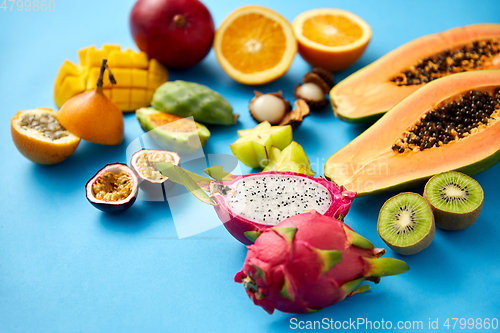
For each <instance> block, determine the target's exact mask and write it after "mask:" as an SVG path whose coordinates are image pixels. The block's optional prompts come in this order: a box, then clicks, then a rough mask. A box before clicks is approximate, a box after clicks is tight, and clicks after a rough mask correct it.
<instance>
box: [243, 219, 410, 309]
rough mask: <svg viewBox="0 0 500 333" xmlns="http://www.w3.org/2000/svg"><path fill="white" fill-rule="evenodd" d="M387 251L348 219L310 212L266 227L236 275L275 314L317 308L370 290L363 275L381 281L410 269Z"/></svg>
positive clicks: (260, 303) (367, 278)
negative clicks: (384, 277)
mask: <svg viewBox="0 0 500 333" xmlns="http://www.w3.org/2000/svg"><path fill="white" fill-rule="evenodd" d="M384 253H385V250H384V249H375V248H374V246H373V244H372V243H370V241H368V240H367V239H366V238H364V237H362V236H360V235H358V234H357V233H355V232H354V231H353V230H352V229H351V228H350V227H349V226H347V225H346V224H344V223H343V222H341V221H339V220H337V219H335V218H333V217H328V216H324V215H321V214H319V213H318V212H316V211H311V212H308V213H304V214H300V215H295V216H292V217H290V218H288V219H286V220H284V221H283V222H281V223H279V224H278V225H276V226H275V227H273V228H268V229H266V230H264V231H263V232H262V234H261V235H260V236H258V238H257V239H256V241H255V244H253V245H251V246H248V253H247V256H246V259H245V264H244V266H243V269H242V270H241V271H240V272H238V273H237V274H236V276H235V277H234V279H235V281H236V282H238V283H243V285H244V287H245V289H246V292H247V294H248V296H249V297H250V298H251V299H252V300H253V302H254V303H255V304H256V305H259V306H261V307H262V308H264V310H266V311H267V312H268V313H270V314H271V313H273V311H274V310H275V309H278V310H280V311H283V312H289V313H305V312H312V311H316V310H319V309H321V308H324V307H327V306H330V305H332V304H334V303H337V302H339V301H342V300H343V299H344V298H345V297H347V296H350V295H352V294H355V293H357V292H362V291H365V290H367V289H369V287H368V286H367V285H365V286H362V287H360V285H361V283H362V282H363V281H364V280H369V281H373V282H375V283H378V282H379V280H380V277H382V276H387V275H395V274H401V273H404V272H406V271H407V270H408V269H409V267H408V265H407V264H406V263H405V262H404V261H401V260H397V259H391V258H379V257H380V256H382V255H383V254H384Z"/></svg>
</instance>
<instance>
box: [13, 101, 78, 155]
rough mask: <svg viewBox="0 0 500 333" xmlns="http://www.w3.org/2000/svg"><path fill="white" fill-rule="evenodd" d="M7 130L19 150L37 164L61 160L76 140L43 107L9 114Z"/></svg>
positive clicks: (73, 147) (76, 145) (74, 144)
mask: <svg viewBox="0 0 500 333" xmlns="http://www.w3.org/2000/svg"><path fill="white" fill-rule="evenodd" d="M10 132H11V134H12V141H14V144H15V145H16V147H17V149H18V150H19V152H20V153H21V154H23V155H24V156H25V157H26V158H28V159H30V160H31V161H33V162H35V163H38V164H55V163H59V162H62V161H64V160H65V159H67V158H68V157H69V156H70V155H71V154H73V152H74V151H75V150H76V147H78V144H79V143H80V138H78V137H76V136H75V135H73V134H72V133H70V132H69V131H68V130H67V129H66V128H64V127H63V126H62V125H61V124H60V123H59V121H58V119H57V118H56V117H55V113H54V112H52V110H51V109H46V108H36V109H33V110H23V111H19V112H18V113H16V115H15V116H14V117H12V120H11V122H10Z"/></svg>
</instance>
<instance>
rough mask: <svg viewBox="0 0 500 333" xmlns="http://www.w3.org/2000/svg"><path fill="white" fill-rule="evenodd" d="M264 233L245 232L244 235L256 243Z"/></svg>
mask: <svg viewBox="0 0 500 333" xmlns="http://www.w3.org/2000/svg"><path fill="white" fill-rule="evenodd" d="M261 233H262V232H259V231H245V232H244V233H243V234H244V235H245V237H246V238H248V240H249V241H251V242H252V243H255V240H256V239H257V238H258V237H259V236H260V234H261Z"/></svg>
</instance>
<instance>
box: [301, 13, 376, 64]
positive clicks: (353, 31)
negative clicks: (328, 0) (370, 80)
mask: <svg viewBox="0 0 500 333" xmlns="http://www.w3.org/2000/svg"><path fill="white" fill-rule="evenodd" d="M293 32H294V33H295V37H296V38H297V41H298V43H299V47H298V49H299V53H300V55H301V56H302V58H304V60H305V61H307V62H308V63H309V64H310V65H311V66H315V67H316V66H319V67H323V68H326V69H328V70H330V71H333V72H338V71H342V70H344V69H346V68H348V67H349V66H351V65H352V64H353V63H355V62H356V60H358V59H359V57H361V55H362V54H363V52H364V51H365V49H366V47H367V46H368V43H369V42H370V39H371V37H372V30H371V28H370V26H369V25H368V23H366V22H365V21H364V20H363V19H361V18H360V17H359V16H357V15H355V14H353V13H351V12H348V11H346V10H342V9H333V8H323V9H313V10H309V11H307V12H304V13H302V14H300V15H299V16H297V17H296V18H295V20H294V21H293Z"/></svg>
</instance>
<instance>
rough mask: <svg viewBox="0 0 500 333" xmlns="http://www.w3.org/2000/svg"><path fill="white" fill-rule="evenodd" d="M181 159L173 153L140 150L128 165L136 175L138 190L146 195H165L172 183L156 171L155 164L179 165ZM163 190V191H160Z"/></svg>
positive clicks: (157, 150)
mask: <svg viewBox="0 0 500 333" xmlns="http://www.w3.org/2000/svg"><path fill="white" fill-rule="evenodd" d="M180 161H181V158H180V157H179V155H178V154H177V153H175V152H173V151H168V150H159V149H141V150H139V151H137V152H135V153H134V154H133V155H132V158H131V159H130V165H131V166H132V169H133V170H134V172H135V173H136V174H137V177H138V179H139V186H140V188H141V189H142V190H143V191H144V192H146V193H163V192H162V191H164V192H165V193H167V192H168V191H169V190H171V189H172V187H173V186H174V183H173V182H171V181H170V180H169V179H168V177H165V176H164V175H162V174H161V173H160V171H158V169H157V168H156V166H155V163H159V162H170V163H172V164H175V165H177V166H178V165H179V163H180ZM162 188H163V190H162Z"/></svg>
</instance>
